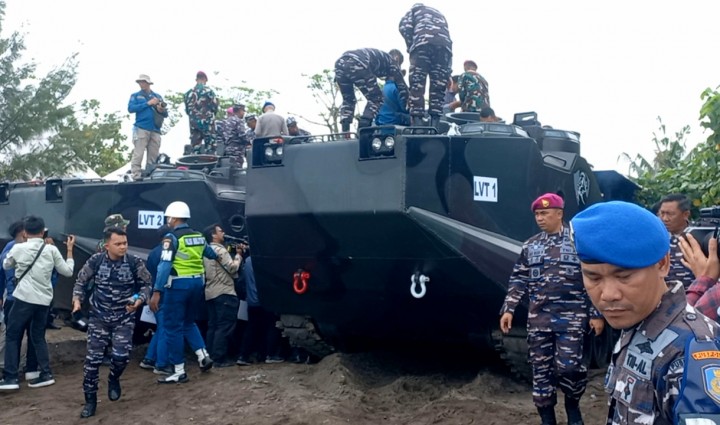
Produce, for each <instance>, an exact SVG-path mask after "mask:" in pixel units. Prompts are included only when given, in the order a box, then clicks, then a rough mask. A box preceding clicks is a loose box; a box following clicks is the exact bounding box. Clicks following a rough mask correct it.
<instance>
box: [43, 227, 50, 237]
mask: <svg viewBox="0 0 720 425" xmlns="http://www.w3.org/2000/svg"><path fill="white" fill-rule="evenodd" d="M48 236H49V233H48V229H47V228H46V229H45V231H44V232H43V239H47V238H48Z"/></svg>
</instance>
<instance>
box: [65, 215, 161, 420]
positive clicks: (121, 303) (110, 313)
mask: <svg viewBox="0 0 720 425" xmlns="http://www.w3.org/2000/svg"><path fill="white" fill-rule="evenodd" d="M105 240H106V251H105V252H102V253H96V254H94V255H93V256H91V257H90V258H89V259H88V261H87V262H86V263H85V265H84V266H83V268H82V269H81V270H80V273H78V277H77V281H76V282H75V287H74V288H73V313H75V312H78V311H80V308H81V304H82V302H83V300H84V299H85V296H86V293H87V292H88V291H87V289H88V288H87V287H88V282H89V281H90V280H91V279H94V282H95V283H94V285H93V286H92V288H91V289H90V291H89V297H90V320H89V324H88V331H87V334H88V342H87V349H88V352H87V356H86V357H85V365H84V367H83V375H84V379H83V391H84V392H85V406H84V408H83V410H82V412H81V417H83V418H87V417H90V416H93V415H94V414H95V409H96V407H97V390H98V380H99V377H98V375H99V368H100V365H101V364H102V361H103V353H104V351H105V348H106V347H108V346H112V355H111V363H110V374H109V375H108V398H109V399H110V401H116V400H118V399H119V398H120V395H121V387H120V376H121V375H122V373H123V371H124V370H125V368H126V367H127V365H128V363H129V361H130V350H131V349H132V335H133V330H134V328H135V311H136V310H137V308H138V307H140V306H141V305H142V304H143V303H144V302H145V300H146V299H147V298H148V296H149V291H150V285H151V284H152V283H151V280H152V278H151V277H150V273H149V272H148V271H147V268H146V267H145V264H144V263H143V261H142V260H141V259H140V258H138V257H136V256H133V255H128V254H127V247H128V245H127V234H126V233H125V231H124V230H122V229H120V228H119V227H109V228H107V229H106V230H105Z"/></svg>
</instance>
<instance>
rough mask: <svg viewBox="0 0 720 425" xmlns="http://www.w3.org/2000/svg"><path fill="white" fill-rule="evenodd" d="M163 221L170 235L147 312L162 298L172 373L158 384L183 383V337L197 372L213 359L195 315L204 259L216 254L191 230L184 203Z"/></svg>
mask: <svg viewBox="0 0 720 425" xmlns="http://www.w3.org/2000/svg"><path fill="white" fill-rule="evenodd" d="M165 218H166V219H167V224H168V226H170V227H172V229H173V230H172V232H170V233H168V234H167V235H165V238H163V241H162V244H163V250H162V253H161V256H160V264H159V265H158V271H157V276H156V278H155V285H154V286H153V295H152V298H151V299H150V309H151V310H152V311H153V312H157V311H158V308H159V307H160V300H161V297H162V308H163V325H164V328H165V341H166V344H167V353H168V358H169V361H170V363H171V364H172V365H174V373H173V374H172V375H169V376H167V377H165V378H161V379H158V382H159V383H161V384H171V383H183V382H187V381H188V377H187V374H186V373H185V351H184V338H188V340H190V345H191V346H192V347H201V348H197V349H195V354H196V355H197V356H198V363H199V365H200V370H202V371H203V372H205V371H208V370H210V368H212V365H213V361H212V359H210V355H209V354H208V352H207V350H206V348H205V342H204V341H203V340H202V336H201V335H200V331H199V330H198V327H197V324H195V314H196V311H197V308H198V307H199V305H200V303H201V302H203V298H204V297H203V285H204V275H205V268H204V266H203V257H206V258H209V259H212V260H214V259H215V258H217V254H215V251H213V250H212V248H210V246H208V245H207V244H206V243H205V238H204V237H203V235H202V234H201V233H199V232H196V231H195V230H193V229H191V228H190V226H188V224H187V221H188V219H189V218H190V208H189V207H188V206H187V204H186V203H185V202H179V201H176V202H172V203H171V204H170V205H168V206H167V209H165Z"/></svg>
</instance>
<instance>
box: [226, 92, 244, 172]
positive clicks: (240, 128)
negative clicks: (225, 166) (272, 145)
mask: <svg viewBox="0 0 720 425" xmlns="http://www.w3.org/2000/svg"><path fill="white" fill-rule="evenodd" d="M244 117H245V105H243V104H238V105H234V106H233V107H232V115H230V117H228V119H227V120H225V124H224V125H223V134H222V136H223V142H224V143H225V155H226V156H231V157H233V158H235V159H236V160H237V162H238V164H240V165H242V164H243V161H244V159H245V149H247V146H248V142H247V127H246V126H245V119H244Z"/></svg>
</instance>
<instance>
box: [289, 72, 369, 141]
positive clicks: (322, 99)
mask: <svg viewBox="0 0 720 425" xmlns="http://www.w3.org/2000/svg"><path fill="white" fill-rule="evenodd" d="M302 76H303V77H306V78H307V79H308V85H307V88H308V89H310V93H311V95H312V97H313V99H314V100H315V103H316V104H318V105H320V106H321V107H322V108H323V109H322V110H321V112H320V113H319V114H318V116H319V117H320V119H321V122H318V121H316V120H314V119H310V118H308V117H306V116H303V115H302V114H297V113H293V115H296V116H298V117H300V118H302V119H304V120H306V121H307V122H309V123H312V124H315V125H322V126H325V127H326V128H327V129H328V131H329V132H330V133H339V132H340V129H341V127H340V118H341V117H340V106H341V105H342V94H341V93H340V89H339V87H338V85H337V84H335V73H334V72H333V71H332V70H330V69H323V70H322V71H321V72H320V73H319V74H313V75H307V74H302ZM355 97H356V99H358V103H357V104H356V105H355V114H354V115H355V117H356V118H357V117H358V116H359V113H358V112H357V111H358V108H359V104H360V102H362V101H364V98H363V97H362V95H361V94H360V91H359V90H357V89H356V90H355Z"/></svg>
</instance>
